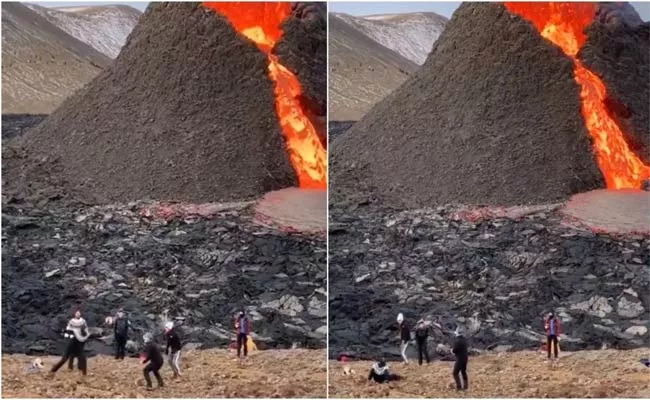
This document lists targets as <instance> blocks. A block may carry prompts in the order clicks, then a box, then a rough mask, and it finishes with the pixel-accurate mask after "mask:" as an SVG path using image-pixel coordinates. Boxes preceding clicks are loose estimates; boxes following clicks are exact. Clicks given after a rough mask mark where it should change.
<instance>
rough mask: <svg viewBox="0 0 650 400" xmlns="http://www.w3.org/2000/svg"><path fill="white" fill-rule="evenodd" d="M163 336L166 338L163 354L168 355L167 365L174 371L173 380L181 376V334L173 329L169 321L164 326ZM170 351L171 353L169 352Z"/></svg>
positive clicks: (172, 324)
mask: <svg viewBox="0 0 650 400" xmlns="http://www.w3.org/2000/svg"><path fill="white" fill-rule="evenodd" d="M165 335H166V336H167V349H165V354H167V355H169V365H170V366H171V367H172V371H174V378H178V377H179V376H181V367H180V359H181V347H183V345H182V344H181V334H180V332H179V331H178V329H176V328H175V327H174V323H173V322H171V321H169V322H167V323H166V324H165ZM170 349H171V353H170V352H169V350H170Z"/></svg>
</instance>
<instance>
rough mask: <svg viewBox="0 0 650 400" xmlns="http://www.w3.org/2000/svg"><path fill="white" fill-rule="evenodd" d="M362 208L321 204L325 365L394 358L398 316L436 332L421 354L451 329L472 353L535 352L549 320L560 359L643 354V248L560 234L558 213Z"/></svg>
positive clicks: (607, 238)
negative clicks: (324, 217) (325, 239)
mask: <svg viewBox="0 0 650 400" xmlns="http://www.w3.org/2000/svg"><path fill="white" fill-rule="evenodd" d="M371 200H372V199H357V200H356V201H352V200H349V201H348V202H347V203H337V204H335V205H332V204H330V225H329V257H330V258H329V282H330V285H329V293H330V303H329V307H330V308H329V318H330V325H329V329H330V336H329V344H330V347H329V349H330V354H329V356H330V357H331V358H336V357H338V356H339V355H340V354H350V355H352V356H357V357H362V358H376V357H379V356H385V357H387V358H388V359H397V358H398V356H399V349H398V345H399V340H398V332H397V325H396V322H395V317H396V315H397V313H398V312H402V313H404V315H405V317H406V319H407V321H410V322H411V323H412V324H413V323H415V321H416V320H417V319H419V318H421V317H424V318H425V319H428V320H430V321H432V322H433V323H434V324H437V328H436V329H434V333H433V335H432V337H431V338H430V340H431V343H430V346H429V347H430V348H431V349H436V348H437V347H439V348H442V349H444V348H445V346H446V345H448V344H449V343H450V342H451V340H452V336H451V331H453V330H454V329H455V327H456V326H457V325H461V326H464V327H465V328H466V329H467V330H468V334H469V337H470V345H471V347H472V348H474V349H475V351H481V350H486V349H496V350H499V351H502V350H521V349H531V348H536V347H537V346H539V343H540V341H541V340H542V334H543V321H542V318H543V316H544V314H545V313H547V312H548V311H550V310H551V309H553V310H555V312H556V313H557V314H558V316H559V317H560V318H561V320H562V331H563V334H562V336H561V340H562V347H563V348H564V349H565V350H570V351H573V350H581V349H600V348H602V347H604V346H605V347H615V348H635V347H639V346H643V345H647V343H648V340H649V339H650V337H649V336H648V326H649V324H650V315H649V314H648V310H649V309H650V301H649V299H648V297H647V295H644V294H647V293H648V292H649V289H650V287H649V286H650V273H649V265H650V251H649V250H650V237H648V236H641V235H625V236H615V235H608V234H596V233H593V232H591V231H589V230H586V229H581V228H579V227H577V226H572V225H569V224H568V222H570V221H567V220H566V218H565V217H564V216H563V214H562V213H561V211H560V208H559V207H558V206H541V207H530V208H512V209H496V208H493V209H478V210H477V209H458V208H451V207H438V208H436V209H432V210H414V211H402V212H400V211H397V210H394V209H387V208H379V206H376V205H374V204H373V203H371ZM441 353H443V354H444V353H446V352H445V351H442V352H441ZM443 358H444V357H443ZM394 397H395V396H394ZM397 397H399V396H397Z"/></svg>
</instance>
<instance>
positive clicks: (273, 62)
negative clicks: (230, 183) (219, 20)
mask: <svg viewBox="0 0 650 400" xmlns="http://www.w3.org/2000/svg"><path fill="white" fill-rule="evenodd" d="M202 5H203V6H204V7H206V8H209V9H211V10H214V11H216V12H218V13H219V14H221V15H223V16H225V17H226V18H227V19H228V21H229V22H230V24H231V25H232V26H233V27H234V28H235V30H236V31H237V32H238V33H240V34H241V35H243V36H245V37H247V38H248V39H250V40H251V41H253V42H254V43H255V44H256V45H257V48H258V49H259V50H260V51H262V52H263V53H264V54H265V55H266V57H267V58H268V61H269V65H268V74H269V78H270V79H271V80H272V81H273V88H274V89H273V90H274V95H275V112H276V114H277V116H278V121H279V123H280V127H281V129H282V134H283V136H284V139H285V143H286V147H287V152H288V155H289V160H290V161H291V165H292V167H293V169H294V171H295V172H296V176H297V177H298V184H299V186H300V187H301V188H306V189H325V188H326V186H327V153H326V151H325V149H324V147H323V145H322V143H321V142H320V140H319V138H318V134H317V132H316V129H315V127H314V125H313V123H312V122H311V121H310V120H309V118H308V117H307V114H306V113H305V111H304V110H303V109H302V107H301V104H300V101H299V98H300V95H301V93H302V89H301V86H300V82H299V81H298V78H297V77H296V76H295V75H294V74H293V73H292V72H291V71H289V69H287V68H286V67H285V66H283V65H282V64H281V63H280V61H279V59H278V57H277V56H276V55H274V54H273V53H272V50H273V47H274V46H275V44H276V43H277V42H278V40H280V38H281V37H282V29H281V27H280V24H281V23H282V21H284V20H285V19H286V18H287V17H288V16H289V15H290V14H291V3H271V2H268V3H265V2H250V3H243V2H228V3H220V2H203V3H202Z"/></svg>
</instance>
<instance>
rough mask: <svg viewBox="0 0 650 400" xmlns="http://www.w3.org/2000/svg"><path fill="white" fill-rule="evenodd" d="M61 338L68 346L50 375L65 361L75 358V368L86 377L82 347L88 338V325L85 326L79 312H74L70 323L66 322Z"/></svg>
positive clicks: (84, 321)
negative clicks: (64, 339) (66, 341)
mask: <svg viewBox="0 0 650 400" xmlns="http://www.w3.org/2000/svg"><path fill="white" fill-rule="evenodd" d="M63 337H64V338H66V340H68V344H67V346H66V348H65V352H64V353H63V357H62V358H61V359H60V360H59V362H57V363H56V364H54V366H53V367H52V370H51V372H52V374H54V373H56V371H58V370H59V368H61V367H62V366H63V364H65V362H66V361H68V360H72V359H73V358H75V357H76V358H77V360H78V361H77V363H78V365H77V366H78V368H79V370H80V371H81V373H82V374H83V375H86V373H87V372H88V371H87V365H86V356H85V354H84V345H85V344H86V340H88V338H89V337H90V334H89V333H88V324H86V320H85V319H83V318H81V311H79V310H75V312H74V316H73V317H72V319H71V320H70V321H68V325H67V326H66V328H65V332H64V333H63Z"/></svg>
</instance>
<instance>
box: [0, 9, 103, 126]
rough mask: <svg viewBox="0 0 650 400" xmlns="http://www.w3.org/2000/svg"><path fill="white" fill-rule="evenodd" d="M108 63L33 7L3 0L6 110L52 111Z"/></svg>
mask: <svg viewBox="0 0 650 400" xmlns="http://www.w3.org/2000/svg"><path fill="white" fill-rule="evenodd" d="M109 64H110V59H109V58H108V57H106V56H104V55H103V54H101V53H100V52H98V51H97V50H95V49H93V48H92V47H91V46H88V45H87V44H85V43H82V42H80V41H79V40H77V39H75V38H74V37H72V36H70V35H68V34H67V33H65V32H64V31H62V30H61V29H59V28H58V27H56V26H55V25H53V24H51V23H50V22H48V21H47V20H46V19H45V18H43V17H42V16H40V15H38V14H37V13H35V12H34V11H32V10H30V9H29V8H28V7H26V6H24V5H22V4H20V3H15V2H6V3H2V112H3V113H13V114H39V113H50V112H52V111H53V110H54V109H56V108H57V107H58V106H59V105H60V104H61V103H62V102H63V100H64V99H65V98H67V97H68V96H70V95H71V94H72V93H74V92H75V91H76V90H77V89H79V88H81V87H82V86H83V85H85V84H86V83H88V82H89V81H90V80H92V79H93V78H94V77H95V76H97V74H99V73H100V72H101V71H102V69H103V68H105V67H106V66H108V65H109Z"/></svg>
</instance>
